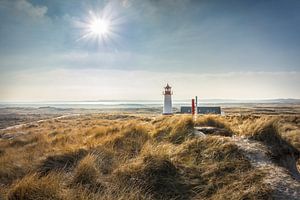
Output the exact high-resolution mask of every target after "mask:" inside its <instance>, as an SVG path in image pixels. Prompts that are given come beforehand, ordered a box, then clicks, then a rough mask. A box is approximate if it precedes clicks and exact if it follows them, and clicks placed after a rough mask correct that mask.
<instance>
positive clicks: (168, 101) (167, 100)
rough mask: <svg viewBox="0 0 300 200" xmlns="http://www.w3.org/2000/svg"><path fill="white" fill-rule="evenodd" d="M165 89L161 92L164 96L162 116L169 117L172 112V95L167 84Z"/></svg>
mask: <svg viewBox="0 0 300 200" xmlns="http://www.w3.org/2000/svg"><path fill="white" fill-rule="evenodd" d="M164 88H165V91H163V95H164V110H163V114H164V115H171V114H172V113H173V112H172V94H173V92H172V91H171V87H170V86H169V84H167V86H166V87H164Z"/></svg>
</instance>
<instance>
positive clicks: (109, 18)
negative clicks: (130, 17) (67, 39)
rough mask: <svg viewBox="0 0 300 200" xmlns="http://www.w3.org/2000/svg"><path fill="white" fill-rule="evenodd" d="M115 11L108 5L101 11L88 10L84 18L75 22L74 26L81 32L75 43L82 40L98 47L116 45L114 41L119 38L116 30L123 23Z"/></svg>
mask: <svg viewBox="0 0 300 200" xmlns="http://www.w3.org/2000/svg"><path fill="white" fill-rule="evenodd" d="M117 10H118V9H117V8H116V7H114V5H112V4H108V5H106V6H105V7H104V8H103V9H102V10H97V11H91V10H90V11H89V12H88V14H87V15H86V17H85V18H83V19H82V20H76V21H75V26H76V27H77V28H79V29H80V30H81V31H80V37H79V39H78V40H77V41H81V40H84V41H87V42H89V43H95V44H98V45H99V46H108V44H116V40H117V39H118V38H120V36H119V34H118V28H119V25H120V24H121V23H123V18H121V17H120V16H119V15H118V12H116V11H117Z"/></svg>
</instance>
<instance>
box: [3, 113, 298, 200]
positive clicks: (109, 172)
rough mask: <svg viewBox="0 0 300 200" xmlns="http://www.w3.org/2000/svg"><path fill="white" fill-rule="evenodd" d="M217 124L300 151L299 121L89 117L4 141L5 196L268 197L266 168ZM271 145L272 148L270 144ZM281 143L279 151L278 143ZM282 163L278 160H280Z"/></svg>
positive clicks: (56, 123) (43, 126) (52, 124)
mask: <svg viewBox="0 0 300 200" xmlns="http://www.w3.org/2000/svg"><path fill="white" fill-rule="evenodd" d="M194 126H213V127H217V128H220V129H226V130H227V131H228V132H230V133H232V134H236V135H240V136H244V137H248V138H250V139H252V140H256V141H260V142H262V143H264V144H265V145H267V146H269V147H270V148H271V149H272V148H273V150H274V151H273V150H272V152H273V154H274V155H273V156H274V157H276V156H278V158H282V156H284V155H285V154H284V155H283V154H281V153H282V152H285V153H286V152H288V153H289V154H293V155H294V156H297V155H298V153H299V138H300V135H298V134H296V133H297V132H298V131H299V118H297V117H296V118H289V117H282V118H280V117H279V118H277V119H274V118H272V117H269V118H266V117H251V116H249V117H248V118H247V117H244V116H242V117H237V116H234V117H232V116H228V117H221V116H199V117H198V118H197V119H196V120H193V119H192V118H191V117H190V116H184V115H183V116H181V115H174V116H156V117H153V116H151V117H150V116H143V115H129V116H126V115H120V116H118V115H105V114H99V115H87V116H81V117H78V118H72V119H60V120H55V121H45V122H43V123H41V124H39V126H38V127H29V128H28V127H23V128H22V129H21V130H15V132H17V131H22V132H27V134H25V135H24V136H19V137H16V138H14V139H12V140H1V141H0V187H1V190H0V193H1V195H0V197H1V198H3V199H107V200H108V199H126V200H127V199H145V200H150V199H268V198H270V197H271V193H272V191H271V190H270V188H269V187H268V186H267V185H265V184H264V183H263V179H264V176H265V173H264V172H263V171H260V170H257V169H255V168H254V167H253V166H252V165H251V164H250V162H249V160H248V159H247V158H246V157H245V156H244V154H243V153H242V152H241V150H240V149H239V148H238V146H236V145H235V144H234V143H233V142H232V141H231V140H229V139H228V137H224V136H222V135H219V136H218V135H211V136H207V137H201V138H199V137H196V136H195V135H194V134H193V127H194ZM272 145H273V146H272ZM278 147H280V148H278ZM279 160H280V159H279Z"/></svg>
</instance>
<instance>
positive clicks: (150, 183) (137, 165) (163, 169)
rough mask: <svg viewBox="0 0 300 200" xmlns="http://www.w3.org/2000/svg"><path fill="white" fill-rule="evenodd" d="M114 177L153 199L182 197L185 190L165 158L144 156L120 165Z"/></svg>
mask: <svg viewBox="0 0 300 200" xmlns="http://www.w3.org/2000/svg"><path fill="white" fill-rule="evenodd" d="M113 175H114V179H115V180H116V182H118V183H119V184H120V187H122V185H124V184H127V185H133V186H135V187H139V188H141V189H142V190H143V192H144V193H149V194H151V195H153V197H154V198H155V199H184V198H187V190H186V186H185V185H184V183H183V182H182V181H181V178H180V174H179V172H178V171H177V169H176V167H175V166H174V164H173V163H172V162H171V161H170V160H169V159H167V158H164V157H158V156H151V155H149V156H145V157H142V158H140V159H138V160H136V161H134V162H133V163H130V164H127V165H124V166H121V167H120V168H119V169H117V170H116V171H115V172H114V174H113Z"/></svg>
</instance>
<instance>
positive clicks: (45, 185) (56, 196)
mask: <svg viewBox="0 0 300 200" xmlns="http://www.w3.org/2000/svg"><path fill="white" fill-rule="evenodd" d="M7 199H8V200H20V199H26V200H39V199H40V200H42V199H45V200H47V199H49V200H62V199H64V195H63V191H62V187H61V186H60V179H59V178H58V176H57V175H55V174H49V175H48V176H44V177H41V178H39V176H38V175H37V174H34V175H28V176H26V177H24V178H23V179H21V180H20V181H18V182H17V183H15V184H14V185H13V186H12V188H11V189H10V190H9V192H8V195H7Z"/></svg>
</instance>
